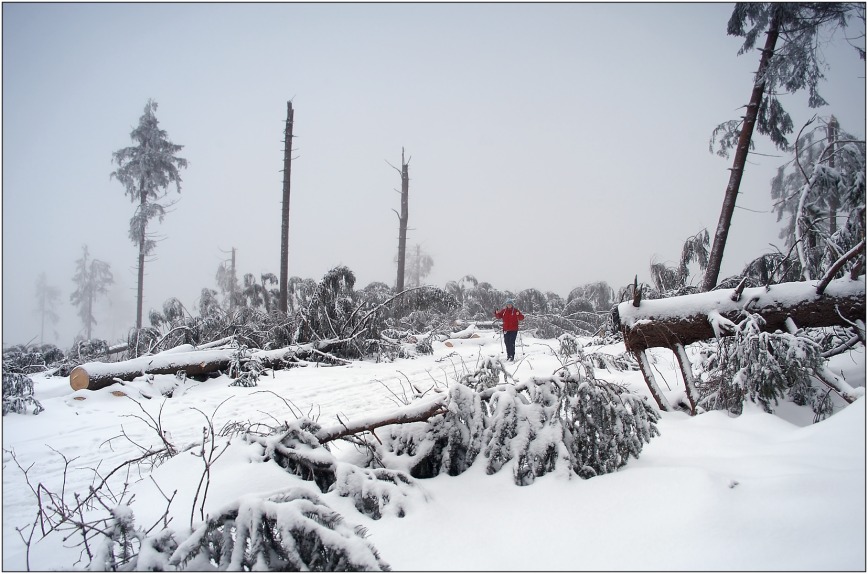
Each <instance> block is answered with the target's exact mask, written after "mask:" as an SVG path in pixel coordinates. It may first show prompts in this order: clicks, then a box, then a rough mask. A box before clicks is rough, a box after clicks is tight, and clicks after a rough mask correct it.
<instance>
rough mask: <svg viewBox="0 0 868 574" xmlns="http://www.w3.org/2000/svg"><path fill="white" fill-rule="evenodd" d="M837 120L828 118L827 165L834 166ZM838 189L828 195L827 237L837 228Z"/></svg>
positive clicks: (833, 117)
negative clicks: (828, 148)
mask: <svg viewBox="0 0 868 574" xmlns="http://www.w3.org/2000/svg"><path fill="white" fill-rule="evenodd" d="M838 127H839V126H838V120H837V119H836V118H835V116H832V117H831V119H830V120H829V125H828V126H827V127H826V137H827V138H828V140H829V145H830V146H831V149H830V150H829V152H830V155H829V167H831V168H834V167H835V147H836V146H835V142H837V141H838ZM838 205H839V200H838V190H837V189H833V190H832V191H831V195H830V196H829V237H831V236H832V235H834V234H835V232H836V231H837V230H838Z"/></svg>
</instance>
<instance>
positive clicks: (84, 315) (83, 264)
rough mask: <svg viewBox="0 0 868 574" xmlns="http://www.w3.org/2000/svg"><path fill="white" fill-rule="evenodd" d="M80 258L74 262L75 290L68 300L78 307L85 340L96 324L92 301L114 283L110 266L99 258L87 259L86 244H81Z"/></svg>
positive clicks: (73, 279) (106, 291) (89, 336)
mask: <svg viewBox="0 0 868 574" xmlns="http://www.w3.org/2000/svg"><path fill="white" fill-rule="evenodd" d="M81 249H82V255H81V259H79V260H77V261H76V262H75V275H73V276H72V281H73V282H74V283H75V291H73V292H72V294H71V295H70V296H69V301H70V302H71V303H72V304H73V305H76V306H77V307H78V316H79V317H81V321H82V323H84V334H85V340H88V341H89V340H90V338H91V329H92V328H93V326H94V325H95V324H96V319H94V316H93V302H94V301H95V300H96V298H97V297H99V296H100V295H104V294H106V293H108V287H109V285H111V284H112V283H114V277H113V276H112V272H111V266H110V265H109V264H108V263H106V262H105V261H100V260H99V259H88V257H89V254H88V249H87V245H82V248H81Z"/></svg>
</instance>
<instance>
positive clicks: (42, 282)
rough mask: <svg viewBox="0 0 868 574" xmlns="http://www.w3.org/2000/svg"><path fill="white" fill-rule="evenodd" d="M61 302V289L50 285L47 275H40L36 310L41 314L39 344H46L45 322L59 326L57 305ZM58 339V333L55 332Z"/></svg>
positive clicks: (37, 285)
mask: <svg viewBox="0 0 868 574" xmlns="http://www.w3.org/2000/svg"><path fill="white" fill-rule="evenodd" d="M59 301H60V289H58V288H57V287H53V286H51V285H49V284H48V280H47V279H46V278H45V273H40V274H39V277H38V278H37V279H36V309H35V312H36V313H38V314H39V323H40V328H39V344H40V345H41V344H43V343H45V321H46V320H47V321H48V322H49V323H50V324H52V325H57V321H59V320H60V316H59V315H58V314H57V303H58V302H59ZM54 338H55V339H57V331H54Z"/></svg>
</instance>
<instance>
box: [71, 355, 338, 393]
mask: <svg viewBox="0 0 868 574" xmlns="http://www.w3.org/2000/svg"><path fill="white" fill-rule="evenodd" d="M237 352H238V351H237V349H232V348H229V349H225V348H224V349H206V350H195V351H188V350H184V349H183V348H179V347H175V348H174V349H169V350H168V351H165V352H163V353H158V354H156V355H148V356H144V357H137V358H135V359H129V360H126V361H118V362H117V363H102V362H90V363H83V364H81V365H79V366H77V367H75V368H74V369H72V371H71V372H70V373H69V385H70V386H71V387H72V388H73V389H74V390H76V391H77V390H81V389H88V390H91V391H95V390H99V389H102V388H105V387H107V386H109V385H112V384H114V383H115V382H117V381H132V380H133V379H135V378H136V377H140V376H142V375H145V374H148V375H174V374H175V373H177V372H178V371H184V372H185V373H186V374H187V376H195V375H206V374H208V373H215V372H217V371H223V370H226V369H228V368H229V363H230V361H231V360H232V357H233V356H234V355H235V354H236V353H237ZM305 355H315V356H320V357H323V358H332V359H334V360H336V361H340V360H341V359H337V358H336V357H330V355H327V354H325V353H323V352H321V351H319V350H318V349H317V348H315V347H314V346H313V345H312V344H308V345H296V346H292V347H285V348H282V349H275V350H272V351H252V352H251V354H250V356H252V357H256V358H258V359H259V360H261V361H262V363H263V364H264V365H265V366H267V367H270V366H274V365H276V364H278V363H280V362H285V361H295V360H296V358H297V357H299V356H305Z"/></svg>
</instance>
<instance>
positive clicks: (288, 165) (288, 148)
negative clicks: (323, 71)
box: [277, 102, 295, 313]
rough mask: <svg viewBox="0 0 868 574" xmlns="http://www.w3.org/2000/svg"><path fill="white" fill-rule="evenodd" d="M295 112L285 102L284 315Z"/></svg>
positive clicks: (281, 229)
mask: <svg viewBox="0 0 868 574" xmlns="http://www.w3.org/2000/svg"><path fill="white" fill-rule="evenodd" d="M294 117H295V111H294V110H293V109H292V102H286V128H285V129H284V139H283V207H282V208H281V228H280V299H279V300H278V304H277V305H278V308H279V309H280V310H281V312H283V313H286V309H287V306H286V300H287V283H288V281H289V183H290V174H291V173H292V124H293V120H294Z"/></svg>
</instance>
